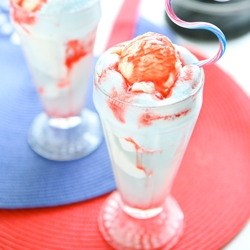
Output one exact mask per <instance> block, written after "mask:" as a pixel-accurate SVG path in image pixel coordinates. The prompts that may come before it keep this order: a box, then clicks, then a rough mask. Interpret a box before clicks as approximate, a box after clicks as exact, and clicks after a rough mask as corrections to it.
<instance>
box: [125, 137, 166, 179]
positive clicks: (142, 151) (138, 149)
mask: <svg viewBox="0 0 250 250" xmlns="http://www.w3.org/2000/svg"><path fill="white" fill-rule="evenodd" d="M125 140H126V141H128V142H130V143H132V144H133V146H134V148H135V151H136V168H137V169H139V170H142V171H143V172H144V173H145V174H146V176H148V177H150V176H151V175H152V174H153V170H152V169H151V170H150V171H149V172H147V170H146V168H145V167H144V166H143V165H142V158H143V154H155V153H156V152H160V153H161V152H162V151H161V150H157V149H154V150H149V149H145V148H143V147H141V146H139V145H138V144H137V143H136V142H135V141H134V140H133V139H132V138H125Z"/></svg>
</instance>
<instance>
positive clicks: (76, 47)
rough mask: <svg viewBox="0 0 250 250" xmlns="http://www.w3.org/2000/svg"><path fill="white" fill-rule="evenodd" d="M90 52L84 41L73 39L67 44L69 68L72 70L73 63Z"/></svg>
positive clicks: (67, 64)
mask: <svg viewBox="0 0 250 250" xmlns="http://www.w3.org/2000/svg"><path fill="white" fill-rule="evenodd" d="M87 54H88V50H87V49H86V48H85V45H84V43H83V42H81V41H78V40H71V41H69V42H68V43H67V45H66V59H65V65H66V67H67V68H68V70H71V69H72V67H73V64H75V63H76V62H78V61H79V60H80V59H81V58H83V57H84V56H86V55H87Z"/></svg>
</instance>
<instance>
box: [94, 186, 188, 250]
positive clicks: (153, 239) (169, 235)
mask: <svg viewBox="0 0 250 250" xmlns="http://www.w3.org/2000/svg"><path fill="white" fill-rule="evenodd" d="M120 203H121V198H120V195H119V193H118V192H117V191H115V192H113V193H112V194H111V195H110V196H109V197H108V199H107V200H106V201H105V202H104V204H103V206H102V208H101V211H100V215H99V220H98V223H99V229H100V231H101V233H102V235H103V237H104V239H105V240H106V241H107V242H108V243H109V244H110V245H111V246H112V247H113V248H114V249H118V250H119V249H131V250H132V249H150V250H151V249H170V248H171V247H173V246H174V245H175V244H176V243H177V241H178V240H179V238H180V236H181V234H182V232H183V225H184V222H183V219H184V216H183V213H182V211H181V209H180V207H179V205H178V204H177V202H176V201H175V199H174V198H172V197H171V196H168V197H167V198H166V201H165V204H164V206H163V209H162V211H161V212H160V213H159V214H158V215H156V216H154V217H152V218H149V219H138V218H134V217H131V216H130V215H128V214H127V213H126V212H124V211H123V209H122V208H121V206H120Z"/></svg>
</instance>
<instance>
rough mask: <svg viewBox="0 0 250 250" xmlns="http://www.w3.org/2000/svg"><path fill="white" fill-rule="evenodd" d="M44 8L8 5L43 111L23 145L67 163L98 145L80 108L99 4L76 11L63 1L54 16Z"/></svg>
mask: <svg viewBox="0 0 250 250" xmlns="http://www.w3.org/2000/svg"><path fill="white" fill-rule="evenodd" d="M57 3H59V2H57ZM69 3H70V5H69ZM46 4H47V3H46V2H45V3H44V6H43V7H44V8H41V6H37V7H36V8H33V9H32V8H31V7H32V6H31V7H29V6H28V7H27V5H26V8H25V6H20V5H19V4H18V1H15V0H11V18H12V22H13V24H14V26H15V28H16V31H17V33H18V35H19V36H20V39H21V45H22V48H23V50H24V53H25V56H26V59H27V62H28V65H29V68H30V71H31V74H32V76H33V80H34V82H35V85H36V88H37V92H38V94H39V97H40V99H41V102H42V105H43V108H44V111H45V112H43V113H42V114H40V115H38V116H37V117H36V119H35V120H34V122H33V124H32V126H31V129H30V133H29V138H28V141H29V144H30V146H31V147H32V148H33V150H34V151H36V152H37V153H38V154H40V155H41V156H43V157H45V158H48V159H52V160H62V161H63V160H73V159H77V158H80V157H83V156H85V155H87V154H89V153H91V152H92V151H93V150H95V149H96V148H97V147H98V146H99V144H100V142H101V140H102V135H101V128H100V124H99V120H98V116H97V115H96V114H95V113H94V112H92V111H90V110H88V109H86V108H84V105H85V99H86V91H87V87H88V81H89V77H90V70H91V64H92V57H93V55H92V54H93V46H94V42H95V37H96V30H97V25H98V22H99V19H100V15H101V11H100V2H99V0H89V1H86V3H85V4H83V5H82V6H81V7H80V8H78V6H77V5H76V6H74V1H69V0H64V1H60V6H54V8H55V7H56V8H55V10H53V6H45V5H46ZM47 5H49V3H48V4H47ZM68 5H69V6H70V8H71V10H69V8H68V7H67V6H68ZM27 8H30V9H28V10H27ZM46 8H47V10H46ZM74 8H75V9H74Z"/></svg>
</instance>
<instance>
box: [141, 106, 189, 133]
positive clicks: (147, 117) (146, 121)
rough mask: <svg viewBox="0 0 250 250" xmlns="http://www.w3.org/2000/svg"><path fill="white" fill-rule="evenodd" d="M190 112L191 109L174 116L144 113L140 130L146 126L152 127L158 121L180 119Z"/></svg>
mask: <svg viewBox="0 0 250 250" xmlns="http://www.w3.org/2000/svg"><path fill="white" fill-rule="evenodd" d="M189 112H190V109H186V110H183V111H181V112H179V113H176V114H172V115H157V114H154V113H152V112H146V113H143V114H142V115H141V116H140V117H139V126H138V127H139V128H141V127H145V126H150V125H152V123H153V121H157V120H174V119H176V118H179V117H181V116H185V115H187V114H188V113H189Z"/></svg>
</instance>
